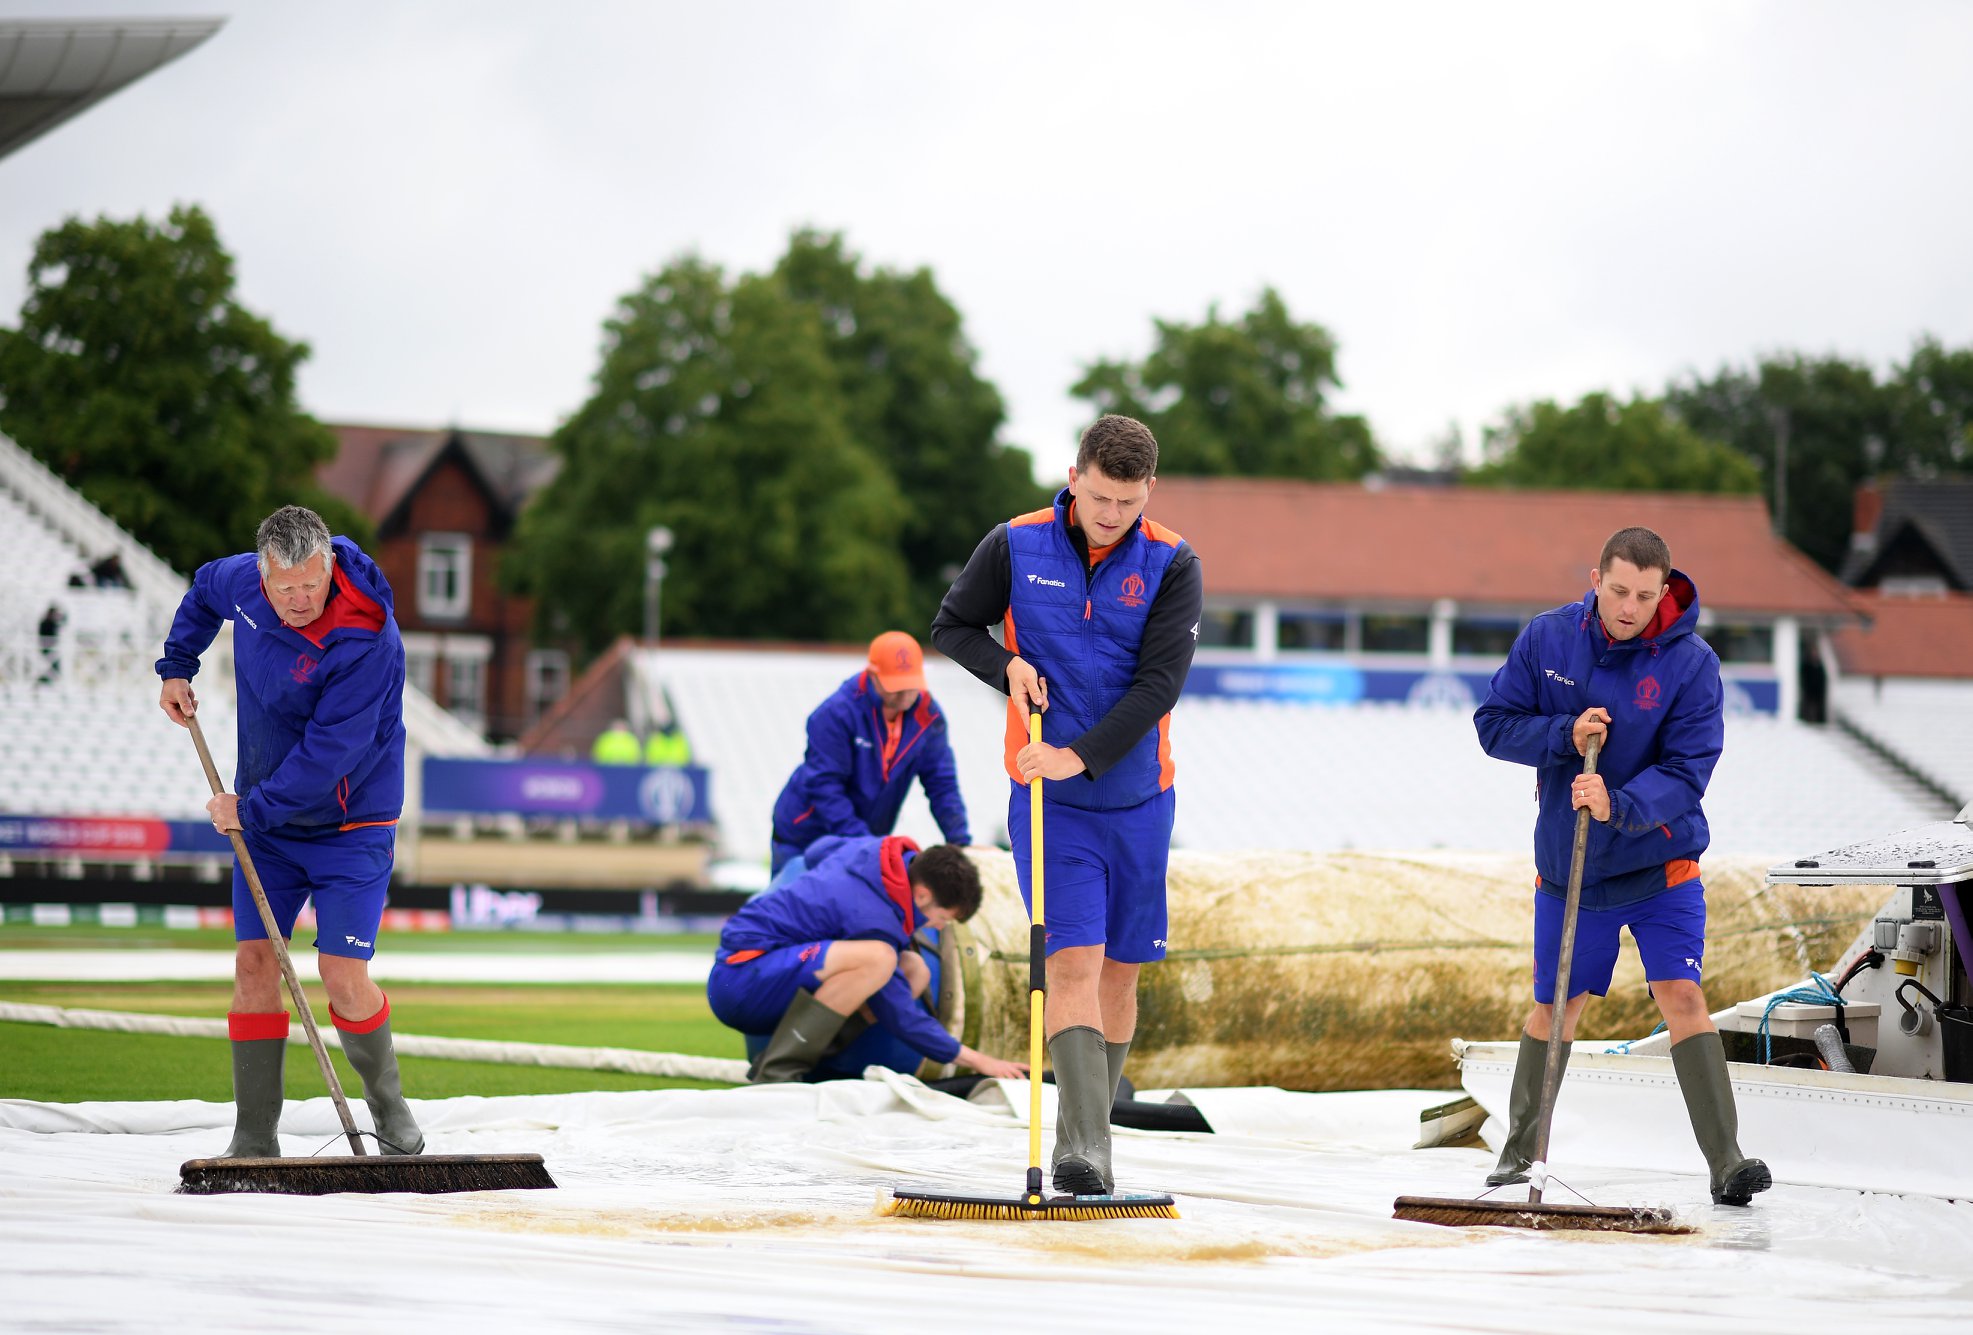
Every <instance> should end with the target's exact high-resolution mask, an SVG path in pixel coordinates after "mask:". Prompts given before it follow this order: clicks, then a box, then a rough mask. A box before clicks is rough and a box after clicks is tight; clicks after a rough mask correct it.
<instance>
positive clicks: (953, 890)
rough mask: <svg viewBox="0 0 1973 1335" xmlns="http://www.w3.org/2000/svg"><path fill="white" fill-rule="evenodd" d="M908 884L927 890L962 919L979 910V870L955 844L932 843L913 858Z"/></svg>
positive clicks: (964, 919) (945, 907) (944, 907)
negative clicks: (909, 882) (920, 886)
mask: <svg viewBox="0 0 1973 1335" xmlns="http://www.w3.org/2000/svg"><path fill="white" fill-rule="evenodd" d="M911 883H912V884H913V885H922V886H924V887H925V888H926V889H927V890H930V891H931V892H932V898H933V899H934V900H935V901H937V903H938V906H939V907H940V908H942V909H951V910H952V911H953V914H954V916H956V917H957V918H958V919H959V921H961V922H965V921H966V920H967V919H968V918H970V917H972V916H973V915H974V914H975V913H978V912H979V911H980V870H979V868H977V867H975V866H974V865H973V860H972V859H971V858H969V857H967V856H966V850H965V849H963V848H961V847H959V845H957V844H935V845H933V846H932V847H931V848H928V849H926V850H925V851H924V852H922V853H920V854H919V855H918V856H917V857H915V858H913V859H912V860H911Z"/></svg>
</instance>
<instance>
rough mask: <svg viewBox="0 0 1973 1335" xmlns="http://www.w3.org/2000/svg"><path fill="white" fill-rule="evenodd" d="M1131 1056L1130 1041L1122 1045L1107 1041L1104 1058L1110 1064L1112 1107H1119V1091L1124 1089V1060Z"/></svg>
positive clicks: (1126, 1040)
mask: <svg viewBox="0 0 1973 1335" xmlns="http://www.w3.org/2000/svg"><path fill="white" fill-rule="evenodd" d="M1129 1055H1130V1040H1129V1039H1127V1038H1126V1039H1125V1040H1124V1041H1123V1042H1121V1043H1111V1042H1108V1041H1105V1043H1104V1044H1103V1056H1104V1057H1105V1058H1106V1059H1107V1060H1108V1061H1109V1063H1110V1106H1111V1107H1112V1108H1114V1107H1116V1106H1117V1091H1118V1090H1119V1089H1121V1088H1122V1087H1123V1079H1124V1058H1125V1057H1127V1056H1129Z"/></svg>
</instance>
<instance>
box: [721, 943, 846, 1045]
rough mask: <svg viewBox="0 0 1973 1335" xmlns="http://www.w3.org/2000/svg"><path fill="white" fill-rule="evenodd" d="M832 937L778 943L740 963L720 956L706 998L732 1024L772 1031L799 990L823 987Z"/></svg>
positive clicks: (723, 1021)
mask: <svg viewBox="0 0 1973 1335" xmlns="http://www.w3.org/2000/svg"><path fill="white" fill-rule="evenodd" d="M831 944H832V943H831V942H828V941H808V942H805V943H803V944H801V945H794V946H776V947H775V948H774V949H773V950H770V951H768V952H767V953H766V954H764V955H757V956H755V957H754V958H753V959H750V960H746V961H744V962H742V963H739V964H728V963H727V962H726V960H725V959H724V958H721V959H720V960H719V961H718V962H716V963H715V964H714V965H713V966H712V972H711V973H710V974H708V975H707V977H706V1002H707V1004H708V1005H710V1006H711V1007H712V1013H713V1015H714V1016H715V1017H716V1018H717V1019H718V1020H719V1022H720V1023H721V1024H723V1025H725V1026H726V1027H727V1028H729V1029H738V1030H739V1031H740V1032H741V1033H743V1034H771V1033H773V1032H774V1026H776V1025H778V1024H780V1023H781V1017H782V1016H783V1015H785V1014H787V1012H788V1007H789V1006H791V1005H793V1004H794V1000H795V993H797V992H799V991H802V990H803V989H806V990H808V991H810V992H813V991H814V990H815V989H816V988H818V987H820V986H822V979H821V978H820V977H819V975H820V974H821V972H822V966H823V965H824V964H826V963H827V962H828V960H829V946H830V945H831Z"/></svg>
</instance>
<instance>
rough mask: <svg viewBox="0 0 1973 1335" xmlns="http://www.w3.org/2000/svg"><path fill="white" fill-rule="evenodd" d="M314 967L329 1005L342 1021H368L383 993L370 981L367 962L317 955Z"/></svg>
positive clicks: (379, 1005)
mask: <svg viewBox="0 0 1973 1335" xmlns="http://www.w3.org/2000/svg"><path fill="white" fill-rule="evenodd" d="M315 963H316V970H317V972H319V973H320V974H321V975H322V990H323V991H325V992H327V993H328V994H329V1005H330V1007H331V1008H333V1009H334V1011H335V1012H336V1014H337V1015H340V1016H341V1017H342V1018H343V1019H345V1020H367V1019H369V1018H370V1017H371V1016H372V1015H375V1014H376V1013H377V1011H378V1009H379V1008H380V1007H381V1006H382V1005H383V993H382V992H381V991H379V990H378V988H377V985H376V984H375V983H373V982H372V981H370V961H368V960H359V959H351V958H349V957H348V956H345V955H317V956H316V957H315Z"/></svg>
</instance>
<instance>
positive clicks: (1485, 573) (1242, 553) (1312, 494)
mask: <svg viewBox="0 0 1973 1335" xmlns="http://www.w3.org/2000/svg"><path fill="white" fill-rule="evenodd" d="M1147 513H1148V514H1149V515H1150V516H1151V518H1153V519H1155V520H1157V522H1159V523H1160V524H1163V525H1165V526H1166V527H1168V528H1171V529H1174V530H1176V531H1177V532H1178V533H1180V534H1182V535H1184V537H1185V538H1186V540H1187V541H1189V542H1190V543H1191V544H1192V545H1193V547H1194V548H1195V549H1196V550H1197V551H1198V553H1199V555H1200V557H1201V558H1202V559H1203V560H1204V561H1205V563H1206V571H1207V585H1208V588H1209V589H1210V591H1211V593H1212V594H1213V595H1214V596H1215V597H1218V598H1225V597H1228V596H1231V597H1236V598H1238V597H1247V598H1266V599H1273V600H1276V601H1281V602H1304V603H1315V604H1323V603H1348V604H1352V605H1356V606H1362V605H1364V604H1366V603H1372V604H1374V603H1379V602H1385V603H1392V604H1403V605H1417V604H1430V603H1433V602H1436V601H1438V600H1439V599H1442V598H1449V599H1452V600H1454V601H1456V602H1458V603H1459V604H1460V605H1461V606H1462V607H1498V608H1502V609H1512V610H1516V611H1525V610H1527V609H1531V608H1547V607H1555V606H1558V605H1560V604H1562V603H1565V602H1568V601H1570V600H1571V599H1573V598H1577V597H1580V596H1581V594H1582V593H1583V591H1584V590H1586V589H1587V588H1588V587H1589V579H1588V573H1589V569H1590V567H1591V566H1593V565H1594V564H1595V563H1596V557H1597V553H1598V552H1600V551H1601V550H1602V548H1603V543H1604V541H1605V539H1607V538H1608V537H1609V536H1610V534H1611V533H1612V532H1613V531H1615V530H1616V529H1618V528H1622V527H1624V526H1626V525H1631V524H1641V525H1643V526H1645V527H1647V528H1651V529H1654V530H1656V531H1657V532H1658V533H1660V534H1662V535H1663V536H1664V539H1665V541H1666V542H1668V543H1670V544H1671V549H1672V560H1673V562H1674V563H1675V564H1676V565H1677V566H1678V567H1679V569H1681V570H1684V571H1686V572H1687V573H1688V574H1690V575H1691V576H1692V578H1693V580H1694V581H1695V582H1696V583H1697V584H1698V585H1699V591H1700V596H1701V597H1702V599H1703V600H1704V603H1705V605H1706V606H1707V607H1708V608H1710V609H1711V610H1712V612H1713V614H1714V615H1715V616H1718V615H1721V614H1740V615H1755V616H1791V617H1796V618H1799V619H1801V620H1803V621H1806V622H1809V623H1811V624H1817V625H1826V626H1836V625H1842V624H1848V623H1853V622H1855V621H1856V620H1857V619H1858V618H1859V616H1860V611H1859V609H1858V607H1857V606H1856V605H1855V604H1854V602H1853V601H1852V596H1851V591H1850V590H1848V589H1846V588H1845V587H1844V586H1843V585H1842V584H1841V583H1840V582H1839V581H1838V580H1837V579H1836V578H1835V577H1834V576H1832V575H1830V574H1829V573H1828V572H1827V571H1825V570H1823V569H1822V568H1821V567H1820V566H1818V565H1817V564H1816V563H1815V562H1814V561H1812V560H1810V559H1809V557H1808V556H1806V555H1805V554H1804V553H1803V552H1801V551H1800V550H1799V549H1798V548H1796V547H1794V546H1792V545H1790V544H1789V543H1788V542H1786V541H1784V540H1783V539H1781V538H1778V537H1776V536H1775V535H1774V533H1773V531H1772V528H1771V526H1770V524H1769V520H1768V514H1767V507H1766V506H1765V505H1764V504H1763V503H1762V501H1761V499H1760V498H1759V497H1757V496H1699V495H1686V494H1673V493H1665V492H1611V491H1504V490H1496V489H1494V488H1490V487H1402V486H1399V487H1393V486H1379V485H1376V484H1370V485H1365V484H1361V483H1320V482H1294V481H1282V480H1270V479H1253V478H1197V477H1163V478H1160V479H1158V487H1157V493H1156V495H1154V496H1153V497H1152V499H1151V504H1150V507H1149V509H1148V511H1147Z"/></svg>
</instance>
